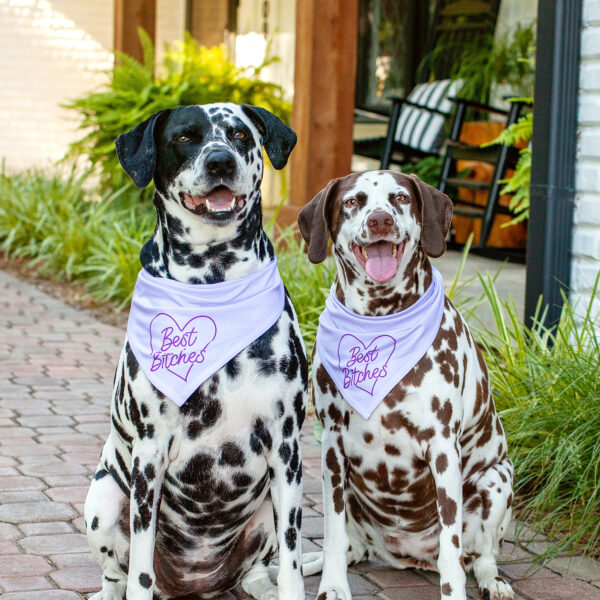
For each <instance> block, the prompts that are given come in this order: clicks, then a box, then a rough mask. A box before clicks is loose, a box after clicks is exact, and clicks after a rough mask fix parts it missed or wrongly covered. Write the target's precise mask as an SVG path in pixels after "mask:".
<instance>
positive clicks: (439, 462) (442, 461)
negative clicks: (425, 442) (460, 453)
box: [435, 452, 448, 475]
mask: <svg viewBox="0 0 600 600" xmlns="http://www.w3.org/2000/svg"><path fill="white" fill-rule="evenodd" d="M435 468H436V471H437V472H438V473H439V474H440V475H441V474H442V473H443V472H444V471H445V470H446V469H447V468H448V456H446V454H445V453H444V452H442V453H441V454H438V457H437V458H436V459H435Z"/></svg>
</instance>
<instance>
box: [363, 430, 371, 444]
mask: <svg viewBox="0 0 600 600" xmlns="http://www.w3.org/2000/svg"><path fill="white" fill-rule="evenodd" d="M363 439H364V440H365V442H366V443H367V444H370V443H371V442H372V441H373V434H372V433H371V432H370V431H365V432H364V433H363Z"/></svg>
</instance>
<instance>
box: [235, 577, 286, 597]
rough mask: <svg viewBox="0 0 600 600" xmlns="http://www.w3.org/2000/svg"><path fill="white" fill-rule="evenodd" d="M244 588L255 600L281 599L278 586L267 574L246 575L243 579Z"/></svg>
mask: <svg viewBox="0 0 600 600" xmlns="http://www.w3.org/2000/svg"><path fill="white" fill-rule="evenodd" d="M242 589H243V590H244V591H245V592H246V594H248V595H250V596H252V597H253V598H254V599H255V600H279V591H278V590H277V586H276V585H273V584H272V583H271V581H270V579H269V577H268V575H266V574H263V575H262V576H260V577H245V578H244V579H242Z"/></svg>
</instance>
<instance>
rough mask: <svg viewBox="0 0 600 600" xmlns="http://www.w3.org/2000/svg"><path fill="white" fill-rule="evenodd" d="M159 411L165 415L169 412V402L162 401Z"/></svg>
mask: <svg viewBox="0 0 600 600" xmlns="http://www.w3.org/2000/svg"><path fill="white" fill-rule="evenodd" d="M158 412H159V413H160V414H161V415H164V414H165V413H166V412H167V403H166V402H161V403H160V407H159V409H158Z"/></svg>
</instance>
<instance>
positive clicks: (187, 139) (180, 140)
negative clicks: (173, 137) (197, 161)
mask: <svg viewBox="0 0 600 600" xmlns="http://www.w3.org/2000/svg"><path fill="white" fill-rule="evenodd" d="M177 141H178V142H189V141H190V138H189V137H188V136H187V135H180V136H179V137H178V138H177Z"/></svg>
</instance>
